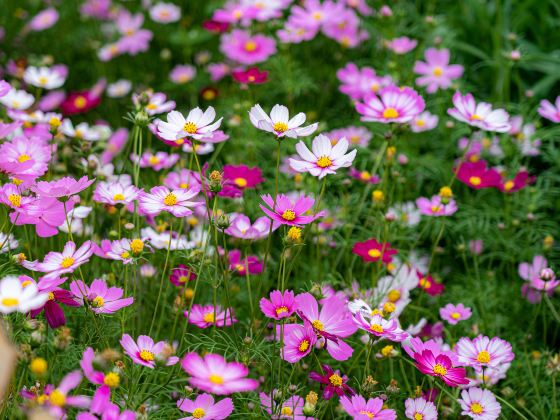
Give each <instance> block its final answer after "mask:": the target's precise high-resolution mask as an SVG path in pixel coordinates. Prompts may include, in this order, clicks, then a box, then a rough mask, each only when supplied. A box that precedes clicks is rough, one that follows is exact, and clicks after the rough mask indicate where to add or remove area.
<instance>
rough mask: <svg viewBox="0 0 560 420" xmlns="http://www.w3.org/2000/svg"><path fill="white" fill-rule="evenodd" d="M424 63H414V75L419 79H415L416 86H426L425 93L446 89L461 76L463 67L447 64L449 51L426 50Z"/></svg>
mask: <svg viewBox="0 0 560 420" xmlns="http://www.w3.org/2000/svg"><path fill="white" fill-rule="evenodd" d="M424 58H425V59H426V62H424V61H417V62H416V63H414V70H413V71H414V73H416V74H419V75H420V77H418V78H417V79H416V84H417V85H418V86H426V92H428V93H434V92H436V91H437V90H438V89H448V88H449V87H450V86H451V84H452V83H453V80H454V79H458V78H460V77H461V76H462V75H463V66H460V65H458V64H449V50H448V49H445V48H444V49H441V50H438V49H436V48H428V49H427V50H426V52H425V53H424Z"/></svg>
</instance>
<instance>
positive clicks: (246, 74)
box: [231, 67, 268, 85]
mask: <svg viewBox="0 0 560 420" xmlns="http://www.w3.org/2000/svg"><path fill="white" fill-rule="evenodd" d="M231 76H232V77H233V79H234V80H235V81H236V82H238V83H243V84H247V85H260V84H263V83H266V81H267V80H268V72H267V71H260V70H259V69H258V68H256V67H251V68H250V69H247V70H233V71H232V72H231Z"/></svg>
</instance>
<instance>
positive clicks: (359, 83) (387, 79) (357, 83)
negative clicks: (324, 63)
mask: <svg viewBox="0 0 560 420" xmlns="http://www.w3.org/2000/svg"><path fill="white" fill-rule="evenodd" d="M336 77H337V78H338V80H340V82H341V85H340V88H339V90H340V91H341V92H342V93H344V94H346V95H348V96H349V97H350V99H353V100H361V99H362V98H364V97H366V96H367V95H370V94H371V93H372V92H373V93H377V92H379V90H380V89H381V88H382V87H385V86H389V85H390V84H392V83H393V79H391V76H378V75H377V74H376V73H375V70H374V69H373V68H371V67H363V68H361V69H360V68H358V66H356V65H355V64H354V63H348V64H346V67H344V68H341V69H340V70H338V71H337V72H336Z"/></svg>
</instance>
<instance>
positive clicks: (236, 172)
mask: <svg viewBox="0 0 560 420" xmlns="http://www.w3.org/2000/svg"><path fill="white" fill-rule="evenodd" d="M222 177H223V182H222V190H221V191H220V193H219V195H220V196H222V197H232V198H236V197H241V196H242V195H243V191H245V190H246V189H253V188H255V187H256V186H257V185H259V184H261V183H262V182H264V179H263V177H262V171H261V170H260V168H258V167H254V168H250V167H248V166H246V165H224V168H223V174H222Z"/></svg>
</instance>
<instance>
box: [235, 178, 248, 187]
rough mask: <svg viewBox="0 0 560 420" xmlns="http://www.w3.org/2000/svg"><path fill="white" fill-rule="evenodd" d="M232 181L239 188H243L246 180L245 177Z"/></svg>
mask: <svg viewBox="0 0 560 420" xmlns="http://www.w3.org/2000/svg"><path fill="white" fill-rule="evenodd" d="M233 182H234V184H235V185H237V186H238V187H239V188H245V187H246V186H247V180H246V179H245V178H235V179H234V180H233Z"/></svg>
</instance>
